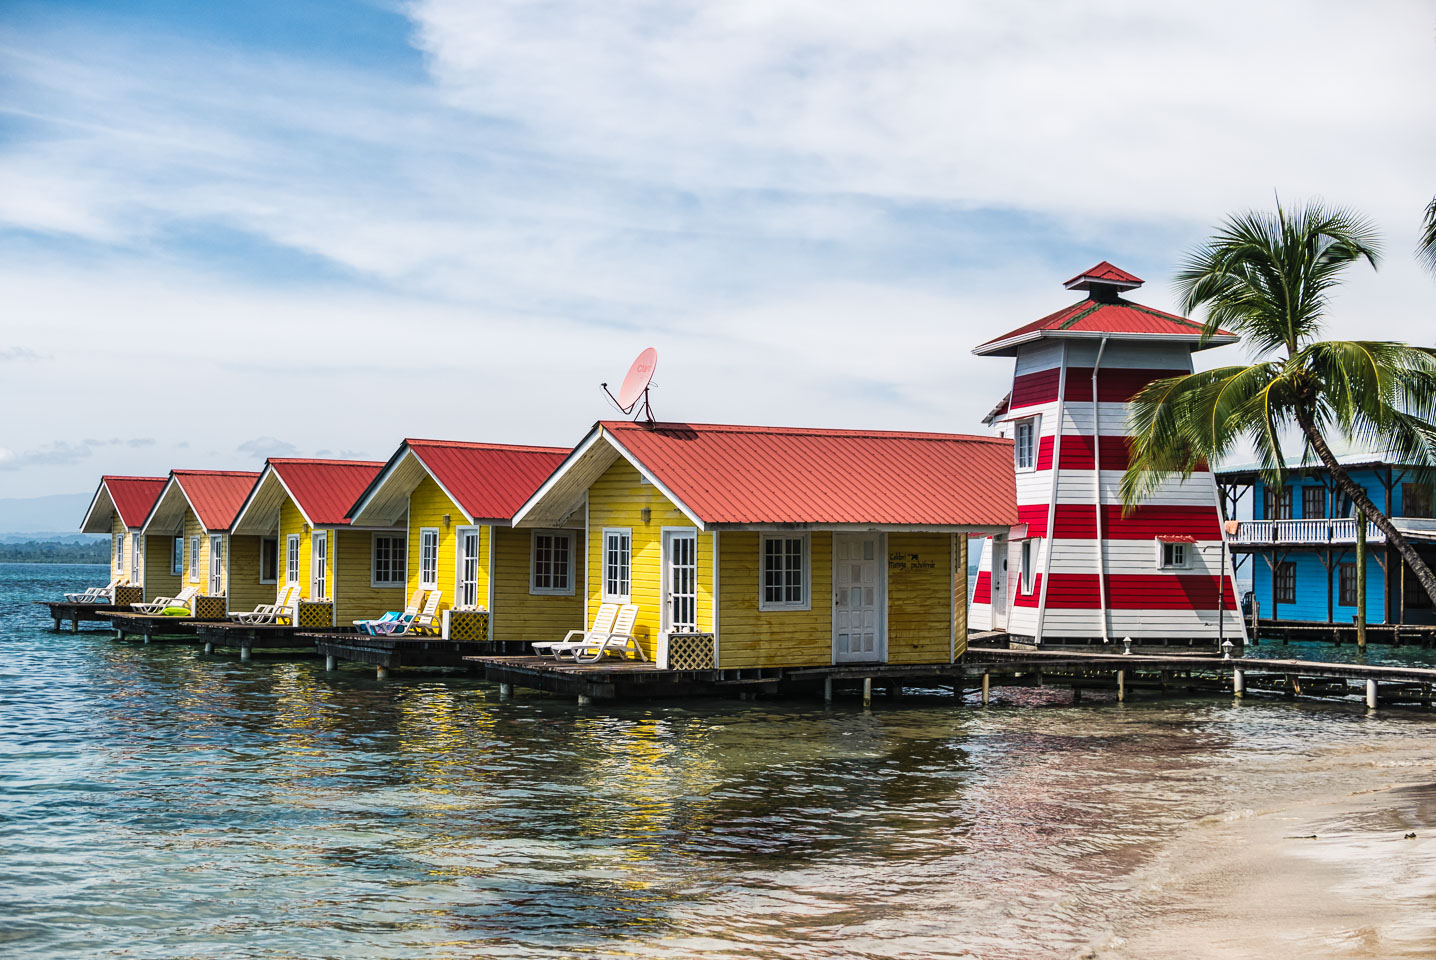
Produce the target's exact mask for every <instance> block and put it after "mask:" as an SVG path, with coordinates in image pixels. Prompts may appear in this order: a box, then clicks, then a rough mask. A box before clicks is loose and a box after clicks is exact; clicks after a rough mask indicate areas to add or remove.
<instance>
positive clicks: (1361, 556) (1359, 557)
mask: <svg viewBox="0 0 1436 960" xmlns="http://www.w3.org/2000/svg"><path fill="white" fill-rule="evenodd" d="M1356 646H1357V648H1358V649H1361V650H1365V649H1366V514H1364V513H1362V512H1361V511H1357V514H1356ZM1371 709H1373V710H1375V709H1376V708H1375V707H1372V708H1371Z"/></svg>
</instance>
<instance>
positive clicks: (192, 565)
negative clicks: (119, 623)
mask: <svg viewBox="0 0 1436 960" xmlns="http://www.w3.org/2000/svg"><path fill="white" fill-rule="evenodd" d="M258 479H259V474H258V473H254V472H252V471H238V470H171V471H170V475H169V479H168V480H167V481H166V482H165V485H164V488H163V489H162V490H161V491H160V494H159V496H158V497H157V498H156V500H155V504H154V506H153V507H152V508H151V509H150V513H149V516H148V517H146V518H145V522H144V528H143V533H144V537H145V542H146V544H154V543H156V542H158V543H162V544H165V545H166V546H167V547H168V550H167V553H168V557H169V561H170V563H169V571H170V572H169V575H168V577H167V578H166V582H165V583H164V584H163V586H161V585H160V583H159V582H158V581H156V582H155V583H149V582H147V583H146V584H145V586H146V591H145V592H146V596H147V597H155V596H166V597H174V596H178V595H180V593H182V592H183V591H185V590H186V589H188V588H194V589H195V590H197V591H198V598H197V600H196V601H195V603H194V604H192V605H191V608H192V610H193V611H194V613H195V615H196V616H199V617H206V618H218V617H222V616H223V615H224V614H225V613H226V612H229V611H232V610H252V609H254V607H255V606H256V605H257V604H259V603H261V602H264V603H273V602H274V588H273V587H272V586H270V585H266V584H264V583H262V582H261V580H260V556H259V553H260V543H259V538H258V537H237V536H233V535H232V534H231V532H230V527H231V525H232V524H233V523H234V517H235V514H237V513H238V512H239V508H240V505H241V504H243V503H244V500H245V497H247V496H248V495H249V492H250V490H251V489H252V488H253V487H254V483H255V481H256V480H258ZM151 555H152V556H154V555H155V554H154V552H153V549H151Z"/></svg>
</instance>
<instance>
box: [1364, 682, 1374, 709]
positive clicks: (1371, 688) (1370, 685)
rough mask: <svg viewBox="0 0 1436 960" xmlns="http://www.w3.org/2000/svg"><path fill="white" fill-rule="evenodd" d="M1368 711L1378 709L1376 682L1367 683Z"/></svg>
mask: <svg viewBox="0 0 1436 960" xmlns="http://www.w3.org/2000/svg"><path fill="white" fill-rule="evenodd" d="M1366 709H1368V710H1375V709H1376V681H1375V680H1368V681H1366Z"/></svg>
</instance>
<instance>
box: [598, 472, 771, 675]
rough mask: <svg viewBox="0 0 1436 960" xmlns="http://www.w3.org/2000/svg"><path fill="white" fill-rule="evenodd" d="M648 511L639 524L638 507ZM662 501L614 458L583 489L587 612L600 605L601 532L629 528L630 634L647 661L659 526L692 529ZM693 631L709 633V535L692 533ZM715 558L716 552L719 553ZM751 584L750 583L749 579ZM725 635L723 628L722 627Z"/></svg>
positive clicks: (655, 628)
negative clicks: (633, 621) (633, 615)
mask: <svg viewBox="0 0 1436 960" xmlns="http://www.w3.org/2000/svg"><path fill="white" fill-rule="evenodd" d="M644 507H647V508H648V509H649V511H650V515H649V518H648V522H647V523H644V522H643V514H642V511H643V508H644ZM692 526H693V521H691V520H689V519H688V518H687V517H686V516H684V515H683V514H682V513H681V512H680V511H679V510H678V508H677V507H675V506H674V505H673V504H672V503H671V502H670V501H669V500H668V498H667V497H665V496H663V494H661V493H660V492H659V491H658V488H657V487H654V486H653V485H652V484H646V483H643V482H642V479H641V478H640V476H639V473H638V470H637V469H636V468H634V466H633V465H632V464H630V463H629V462H628V461H626V460H619V461H617V462H616V463H614V464H613V466H611V467H609V468H608V470H607V471H606V472H605V473H604V475H603V476H602V477H600V478H599V479H598V480H597V481H595V482H594V484H593V486H591V487H589V490H588V611H587V617H586V620H587V622H589V623H592V622H593V616H594V614H595V613H596V612H597V611H598V607H599V604H600V603H602V602H603V528H604V527H629V528H631V529H632V531H633V556H632V561H631V563H632V569H631V571H630V587H629V589H630V591H631V593H630V602H631V603H636V604H638V607H639V610H638V620H637V625H636V627H635V631H634V635H635V637H637V639H638V641H639V643H640V644H641V645H642V646H643V650H644V653H646V654H647V655H648V656H649V657H650V658H651V657H654V656H656V654H657V646H658V632H659V630H660V629H661V624H662V616H663V611H662V610H661V608H660V605H661V603H662V597H663V590H662V582H661V578H662V575H663V560H662V554H663V528H664V527H692ZM697 546H698V618H697V619H698V629H700V630H712V629H713V535H712V534H711V533H700V534H699V535H698V544H697ZM720 554H721V550H720ZM754 582H755V583H756V581H754ZM724 630H725V632H726V626H725V627H724Z"/></svg>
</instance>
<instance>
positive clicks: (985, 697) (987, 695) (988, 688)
mask: <svg viewBox="0 0 1436 960" xmlns="http://www.w3.org/2000/svg"><path fill="white" fill-rule="evenodd" d="M991 699H992V674H990V673H983V675H982V705H983V706H984V707H985V706H987V705H988V703H989V702H991Z"/></svg>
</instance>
